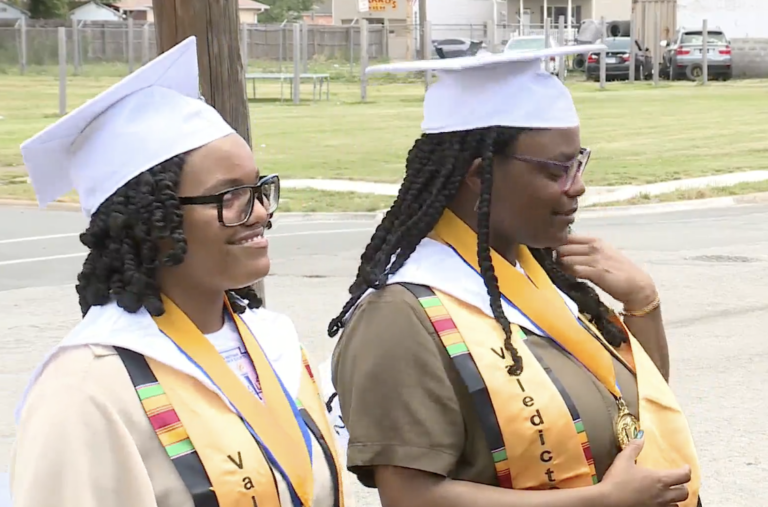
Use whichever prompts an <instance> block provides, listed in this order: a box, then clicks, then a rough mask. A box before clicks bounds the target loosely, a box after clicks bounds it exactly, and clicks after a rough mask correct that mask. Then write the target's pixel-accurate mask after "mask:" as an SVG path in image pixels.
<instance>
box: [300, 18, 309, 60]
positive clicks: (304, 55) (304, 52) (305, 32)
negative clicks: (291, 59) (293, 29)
mask: <svg viewBox="0 0 768 507" xmlns="http://www.w3.org/2000/svg"><path fill="white" fill-rule="evenodd" d="M301 66H302V68H303V69H304V72H309V25H308V24H307V23H306V22H303V23H302V24H301Z"/></svg>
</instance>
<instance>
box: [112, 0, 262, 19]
mask: <svg viewBox="0 0 768 507" xmlns="http://www.w3.org/2000/svg"><path fill="white" fill-rule="evenodd" d="M237 4H238V5H237V7H238V10H239V11H240V22H241V23H248V24H255V23H258V22H259V14H261V13H263V12H264V11H266V10H268V9H269V6H268V5H265V4H263V3H260V2H255V1H254V0H239V1H238V3H237ZM111 6H113V7H114V8H116V9H117V10H119V11H120V12H121V13H123V14H125V15H126V16H127V17H130V18H133V19H134V20H135V21H147V22H154V20H155V15H154V12H153V10H152V0H120V1H119V2H115V3H114V4H111Z"/></svg>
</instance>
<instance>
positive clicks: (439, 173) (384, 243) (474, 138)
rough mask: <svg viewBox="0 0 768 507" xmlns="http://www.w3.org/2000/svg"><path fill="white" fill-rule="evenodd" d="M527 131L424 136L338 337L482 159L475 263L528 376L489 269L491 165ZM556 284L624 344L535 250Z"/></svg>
mask: <svg viewBox="0 0 768 507" xmlns="http://www.w3.org/2000/svg"><path fill="white" fill-rule="evenodd" d="M524 131H525V130H523V129H515V128H508V127H503V128H502V127H494V128H484V129H476V130H469V131H462V132H450V133H442V134H428V135H423V136H421V138H419V139H418V140H417V141H416V143H415V144H414V146H413V148H412V149H411V151H410V152H409V154H408V158H407V161H406V173H405V179H404V181H403V184H402V186H401V187H400V191H399V193H398V196H397V199H396V200H395V202H394V203H393V204H392V207H391V208H390V209H389V211H388V212H387V213H386V215H385V216H384V219H383V220H382V222H381V223H380V224H379V226H378V227H377V228H376V231H375V232H374V234H373V237H372V238H371V241H370V243H369V244H368V246H367V247H366V248H365V251H364V252H363V254H362V256H361V258H360V266H359V268H358V271H357V277H356V278H355V281H354V282H353V283H352V285H351V286H350V288H349V293H350V296H351V297H350V298H349V300H348V301H347V302H346V304H345V305H344V307H343V309H342V311H341V313H340V314H339V315H338V316H337V317H335V318H334V319H333V320H332V321H331V322H330V324H329V326H328V334H329V336H331V337H333V336H336V335H337V334H338V333H339V331H340V330H341V329H342V328H343V327H344V319H345V318H346V316H347V314H348V313H349V312H350V311H351V310H352V309H353V308H354V307H355V305H356V304H357V302H358V301H359V300H360V298H361V297H362V296H363V294H364V293H365V292H366V291H367V290H368V289H380V288H382V287H383V286H384V285H385V284H386V281H387V279H388V277H389V276H390V275H391V274H393V273H395V272H397V270H398V269H400V267H402V266H403V264H404V263H405V262H406V261H407V260H408V258H409V257H410V255H411V254H412V253H413V252H414V250H415V249H416V246H417V245H418V244H419V243H420V242H421V240H422V239H424V237H426V235H427V234H429V233H430V232H431V231H432V229H433V228H434V227H435V225H436V224H437V222H438V220H439V219H440V217H441V216H442V213H443V211H444V210H445V208H446V206H448V204H449V203H450V202H451V201H452V200H453V199H454V197H455V196H456V193H457V192H458V189H459V186H460V185H461V182H462V180H463V179H464V178H465V176H466V174H467V171H468V170H469V167H470V166H471V164H472V162H473V161H474V160H476V159H478V158H481V159H482V162H483V164H482V172H481V192H480V198H479V201H478V203H477V214H478V218H477V221H478V223H477V231H478V232H477V235H478V238H477V258H478V265H479V267H480V274H481V276H482V277H483V281H484V282H485V286H486V288H487V290H488V296H489V298H490V305H491V311H492V312H493V316H494V318H495V319H496V321H497V322H498V323H499V325H500V326H501V328H502V329H503V331H504V335H505V340H504V348H505V349H506V350H507V351H508V352H509V354H510V356H511V359H512V364H511V365H510V366H509V368H508V373H509V374H510V375H519V374H520V373H521V372H522V371H523V364H522V358H521V357H520V355H519V353H518V351H517V350H516V349H515V347H514V346H513V345H512V331H511V324H510V322H509V320H508V319H507V317H506V316H505V315H504V311H503V308H502V304H501V292H500V290H499V284H498V279H497V277H496V272H495V270H494V268H493V263H492V262H491V248H490V213H491V188H492V187H493V159H494V157H496V156H501V155H504V154H508V153H509V151H510V150H513V149H514V147H515V144H516V142H517V140H518V138H519V136H520V134H522V133H523V132H524ZM531 253H532V255H533V256H534V258H535V259H536V260H537V261H538V262H539V264H541V266H542V267H543V268H544V270H545V271H546V273H547V274H548V275H549V277H550V279H551V280H552V282H553V283H554V284H555V285H556V286H557V287H558V288H559V289H560V290H561V291H563V292H564V293H565V294H567V295H568V296H569V297H570V298H571V299H572V300H573V301H574V302H575V303H576V304H577V305H578V307H579V311H580V312H581V313H583V314H585V315H587V317H588V319H589V320H590V321H591V322H592V323H593V324H594V325H595V327H597V329H598V330H599V331H600V333H601V334H602V335H603V337H604V338H605V339H606V341H608V343H610V344H611V345H613V346H619V345H620V344H621V343H623V342H624V341H626V339H627V338H626V336H625V335H624V333H623V332H622V331H621V329H619V327H618V326H616V325H615V324H614V323H613V322H612V321H611V320H610V315H611V313H610V310H609V309H608V307H607V306H605V304H603V303H602V301H600V298H599V296H598V295H597V292H596V291H595V290H594V289H593V288H592V287H590V286H589V285H588V284H586V283H584V282H581V281H579V280H577V279H576V278H574V277H572V276H570V275H568V274H566V273H565V272H563V271H562V269H561V267H560V265H559V263H558V262H557V260H556V259H555V256H554V253H553V251H552V250H551V249H531Z"/></svg>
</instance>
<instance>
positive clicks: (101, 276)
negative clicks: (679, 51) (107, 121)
mask: <svg viewBox="0 0 768 507" xmlns="http://www.w3.org/2000/svg"><path fill="white" fill-rule="evenodd" d="M184 161H185V157H184V155H177V156H175V157H173V158H170V159H168V160H166V161H165V162H162V163H161V164H159V165H157V166H155V167H153V168H152V169H150V170H148V171H146V172H143V173H141V174H139V175H138V176H136V177H135V178H133V179H132V180H130V181H129V182H128V183H126V184H125V185H123V186H122V187H121V188H120V189H119V190H118V191H117V192H115V193H114V194H112V196H111V197H109V198H108V199H107V200H106V201H104V203H102V204H101V206H99V208H98V209H97V210H96V212H95V213H94V214H93V216H92V217H91V221H90V224H89V225H88V228H87V229H86V231H85V232H84V233H82V234H81V235H80V241H81V242H82V243H83V245H85V246H86V247H87V248H88V250H89V253H88V256H87V257H86V259H85V262H84V263H83V269H82V271H80V274H79V275H78V276H77V282H78V283H77V294H78V296H79V300H80V310H81V312H82V314H83V315H85V314H86V313H88V310H89V309H90V308H91V307H93V306H103V305H106V304H108V303H109V302H110V301H113V300H114V301H115V302H116V303H117V305H118V306H119V307H120V308H122V309H123V310H125V311H126V312H129V313H136V312H138V311H139V310H141V309H142V308H144V309H146V310H147V312H149V314H150V315H152V316H153V317H159V316H160V315H163V313H165V308H164V307H163V302H162V300H161V298H160V287H159V285H158V283H157V270H158V268H159V267H160V266H161V265H163V266H178V265H179V264H181V263H182V262H183V261H184V256H185V255H186V253H187V240H186V238H185V237H184V232H183V229H182V224H183V221H184V215H183V212H182V210H181V205H180V204H179V199H178V188H179V180H180V178H181V172H182V170H183V168H184ZM163 240H167V241H168V243H169V244H170V250H169V251H168V252H167V253H166V254H165V255H161V253H160V242H161V241H163ZM227 298H228V299H229V302H230V304H231V305H232V309H233V311H235V312H236V313H238V314H240V313H243V312H244V311H245V309H246V306H247V307H248V308H259V307H260V306H261V300H260V299H259V297H258V295H257V294H256V291H254V290H253V288H250V287H246V288H241V289H237V290H232V291H227Z"/></svg>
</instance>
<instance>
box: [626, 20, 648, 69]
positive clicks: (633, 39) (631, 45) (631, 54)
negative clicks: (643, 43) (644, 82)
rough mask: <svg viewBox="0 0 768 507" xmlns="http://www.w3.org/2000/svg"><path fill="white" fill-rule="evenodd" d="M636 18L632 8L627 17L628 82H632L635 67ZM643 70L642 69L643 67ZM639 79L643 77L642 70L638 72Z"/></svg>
mask: <svg viewBox="0 0 768 507" xmlns="http://www.w3.org/2000/svg"><path fill="white" fill-rule="evenodd" d="M636 24H637V23H636V20H635V10H634V9H632V15H631V16H630V18H629V82H630V83H634V82H635V78H636V77H637V76H635V67H636V66H637V42H636V41H637V39H636V37H635V26H636ZM643 54H645V51H643ZM643 62H645V60H643ZM643 70H644V69H643ZM640 74H641V75H640V79H643V76H642V74H643V73H642V72H641V73H640Z"/></svg>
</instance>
